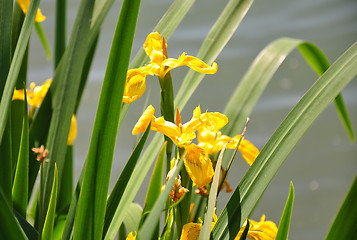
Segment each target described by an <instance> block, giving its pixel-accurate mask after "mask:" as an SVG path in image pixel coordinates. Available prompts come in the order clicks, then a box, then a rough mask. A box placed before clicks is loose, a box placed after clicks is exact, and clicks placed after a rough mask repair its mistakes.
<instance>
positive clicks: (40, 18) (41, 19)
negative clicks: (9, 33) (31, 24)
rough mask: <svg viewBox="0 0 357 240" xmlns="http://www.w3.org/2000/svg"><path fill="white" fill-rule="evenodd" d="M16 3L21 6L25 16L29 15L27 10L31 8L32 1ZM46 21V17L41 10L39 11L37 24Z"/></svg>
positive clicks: (20, 0) (18, 0) (17, 0)
mask: <svg viewBox="0 0 357 240" xmlns="http://www.w3.org/2000/svg"><path fill="white" fill-rule="evenodd" d="M16 2H17V3H18V4H19V6H20V8H21V10H22V12H23V13H24V14H26V13H27V10H28V8H29V6H30V0H16ZM45 19H46V17H45V16H43V15H42V13H41V10H40V9H37V13H36V18H35V22H42V21H44V20H45Z"/></svg>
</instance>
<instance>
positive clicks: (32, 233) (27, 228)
mask: <svg viewBox="0 0 357 240" xmlns="http://www.w3.org/2000/svg"><path fill="white" fill-rule="evenodd" d="M13 211H14V215H15V216H16V218H17V221H18V222H19V223H20V226H21V228H22V230H23V231H24V232H25V234H26V237H27V238H28V239H29V240H37V239H38V232H37V231H36V229H34V227H33V226H32V225H31V224H30V223H29V222H28V221H26V218H24V217H23V216H22V215H21V214H20V213H18V212H17V211H16V209H13Z"/></svg>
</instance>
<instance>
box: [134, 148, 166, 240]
mask: <svg viewBox="0 0 357 240" xmlns="http://www.w3.org/2000/svg"><path fill="white" fill-rule="evenodd" d="M166 145H167V142H165V143H164V145H163V146H162V148H161V150H160V153H159V156H158V157H157V160H156V164H155V167H154V170H153V172H152V176H151V180H150V183H149V188H148V191H147V193H146V199H145V205H144V209H143V215H142V216H141V220H140V226H141V225H142V224H143V223H144V221H145V219H146V215H147V214H148V213H149V212H150V211H151V209H152V208H153V206H154V204H155V202H156V200H157V199H158V197H159V196H160V193H161V187H162V176H163V175H164V164H165V152H166ZM157 227H159V225H157ZM157 237H158V236H156V237H155V238H157Z"/></svg>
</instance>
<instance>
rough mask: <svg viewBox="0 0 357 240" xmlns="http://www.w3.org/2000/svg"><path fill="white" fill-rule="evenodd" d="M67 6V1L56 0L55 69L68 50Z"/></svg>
mask: <svg viewBox="0 0 357 240" xmlns="http://www.w3.org/2000/svg"><path fill="white" fill-rule="evenodd" d="M66 5H67V0H56V22H55V25H56V26H55V29H56V30H55V50H54V52H55V57H54V64H55V67H57V66H58V64H59V62H60V60H61V58H62V56H63V54H64V52H65V50H66Z"/></svg>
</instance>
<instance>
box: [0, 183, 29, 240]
mask: <svg viewBox="0 0 357 240" xmlns="http://www.w3.org/2000/svg"><path fill="white" fill-rule="evenodd" d="M0 205H1V207H0V238H1V239H19V240H21V239H24V240H25V239H27V238H26V235H25V233H24V232H23V230H22V229H21V227H20V225H19V223H18V221H17V220H16V218H15V215H14V213H13V211H12V207H10V204H9V201H8V199H7V196H6V195H5V194H4V191H3V189H2V187H1V186H0Z"/></svg>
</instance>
